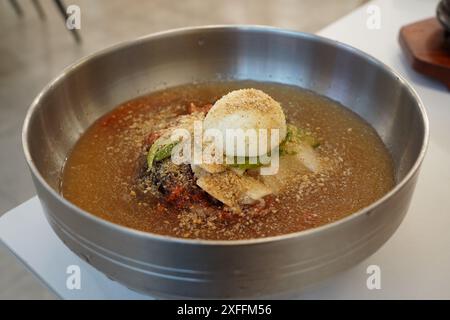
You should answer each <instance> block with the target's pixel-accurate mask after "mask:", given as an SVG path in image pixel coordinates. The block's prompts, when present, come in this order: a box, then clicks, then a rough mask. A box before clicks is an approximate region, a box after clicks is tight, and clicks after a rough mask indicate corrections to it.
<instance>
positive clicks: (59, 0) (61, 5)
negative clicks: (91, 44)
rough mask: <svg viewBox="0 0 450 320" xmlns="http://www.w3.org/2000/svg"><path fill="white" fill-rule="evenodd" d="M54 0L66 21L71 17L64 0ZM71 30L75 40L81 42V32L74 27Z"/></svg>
mask: <svg viewBox="0 0 450 320" xmlns="http://www.w3.org/2000/svg"><path fill="white" fill-rule="evenodd" d="M53 1H54V3H55V4H56V7H57V8H58V10H59V13H60V14H61V16H62V17H63V19H64V23H65V22H66V21H67V18H68V17H69V15H68V14H67V11H66V6H65V5H64V3H63V2H62V0H53ZM64 26H65V25H64ZM69 31H70V33H71V34H72V35H73V38H74V39H75V41H76V42H77V43H80V42H81V37H80V34H79V33H78V30H77V29H72V30H69Z"/></svg>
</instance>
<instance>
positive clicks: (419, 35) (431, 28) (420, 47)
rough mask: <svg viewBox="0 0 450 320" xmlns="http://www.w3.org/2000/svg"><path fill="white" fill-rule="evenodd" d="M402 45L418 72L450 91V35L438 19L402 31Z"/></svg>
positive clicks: (423, 21)
mask: <svg viewBox="0 0 450 320" xmlns="http://www.w3.org/2000/svg"><path fill="white" fill-rule="evenodd" d="M399 41H400V45H401V46H402V48H403V51H404V52H405V54H406V56H407V57H408V59H409V61H410V63H411V65H412V67H413V69H414V70H416V71H417V72H420V73H423V74H425V75H427V76H430V77H433V78H435V79H438V80H439V81H441V82H443V83H444V84H445V85H446V86H447V88H448V89H449V90H450V35H448V34H447V38H446V35H445V31H444V28H443V27H442V26H441V25H440V24H439V22H438V21H437V19H436V18H429V19H425V20H421V21H418V22H415V23H413V24H409V25H406V26H404V27H402V28H401V29H400V34H399Z"/></svg>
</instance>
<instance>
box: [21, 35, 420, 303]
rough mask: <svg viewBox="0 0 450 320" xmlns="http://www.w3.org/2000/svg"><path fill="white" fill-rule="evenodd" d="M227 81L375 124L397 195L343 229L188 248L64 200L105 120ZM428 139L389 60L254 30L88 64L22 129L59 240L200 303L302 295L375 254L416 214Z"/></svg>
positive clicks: (134, 283)
mask: <svg viewBox="0 0 450 320" xmlns="http://www.w3.org/2000/svg"><path fill="white" fill-rule="evenodd" d="M227 79H230V80H231V79H251V80H257V81H268V82H279V83H285V84H289V85H296V86H300V87H303V88H307V89H311V90H313V91H315V92H317V93H320V94H322V95H326V96H328V97H330V98H332V99H334V100H337V101H339V102H341V103H342V104H344V105H345V106H348V107H349V108H351V109H352V110H353V111H355V112H356V113H358V114H359V115H360V116H362V117H363V118H364V119H366V120H367V121H368V122H369V123H371V124H372V126H373V127H374V128H375V129H376V130H377V132H378V133H379V135H380V136H381V138H382V139H383V141H384V143H385V144H386V145H387V146H388V148H389V150H390V151H391V153H392V156H393V158H394V160H395V167H396V176H397V181H398V182H397V185H396V187H395V188H394V189H393V190H392V191H390V192H389V193H388V194H386V195H385V196H384V197H383V198H382V199H380V200H379V201H377V202H375V203H373V204H372V205H370V206H368V207H366V208H364V209H363V210H360V211H359V212H357V213H355V214H353V215H351V216H349V217H347V218H345V219H342V220H339V221H337V222H334V223H331V224H328V225H325V226H322V227H319V228H315V229H312V230H307V231H303V232H298V233H293V234H286V235H282V236H276V237H270V238H263V239H254V240H242V241H205V240H183V239H177V238H172V237H166V236H160V235H155V234H150V233H145V232H140V231H136V230H132V229H128V228H125V227H122V226H120V225H116V224H113V223H110V222H108V221H105V220H102V219H100V218H98V217H96V216H93V215H92V214H90V213H88V212H85V211H83V210H81V209H80V208H78V207H76V206H75V205H73V204H72V203H70V202H69V201H67V200H65V199H64V198H62V197H61V195H60V194H59V193H58V183H59V177H60V171H61V167H62V165H63V163H64V160H65V158H66V156H67V154H68V152H69V151H70V149H71V148H72V147H73V145H74V144H75V142H76V141H77V139H78V138H79V137H80V135H81V134H82V133H83V131H84V130H85V129H86V128H87V127H88V126H89V125H91V124H92V123H93V122H94V120H96V119H97V118H98V117H99V116H101V115H102V114H104V113H105V112H107V111H109V110H111V109H112V108H114V107H115V106H116V105H118V104H119V103H121V102H123V101H125V100H128V99H131V98H133V97H136V96H138V95H142V94H144V93H147V92H151V91H153V90H156V89H161V88H164V87H169V86H174V85H179V84H185V83H191V82H193V81H210V80H227ZM427 140H428V121H427V117H426V114H425V110H424V107H423V105H422V103H421V101H420V99H419V97H418V96H417V94H416V93H415V91H414V90H413V89H412V88H411V86H410V85H408V84H407V82H406V81H405V80H403V79H402V78H401V77H400V76H399V75H397V74H396V73H395V72H394V71H393V70H391V69H389V68H388V67H387V66H385V65H384V64H382V63H381V62H379V61H377V60H376V59H374V58H372V57H370V56H369V55H367V54H365V53H363V52H361V51H359V50H356V49H354V48H351V47H349V46H347V45H344V44H341V43H338V42H335V41H331V40H328V39H324V38H320V37H317V36H315V35H311V34H305V33H299V32H292V31H285V30H279V29H274V28H268V27H254V26H229V27H227V26H217V27H200V28H189V29H180V30H174V31H169V32H163V33H158V34H154V35H150V36H147V37H144V38H140V39H137V40H134V41H130V42H126V43H123V44H120V45H117V46H114V47H112V48H109V49H107V50H105V51H102V52H99V53H96V54H94V55H92V56H89V57H87V58H85V59H83V60H81V61H79V62H77V63H75V64H74V65H72V66H70V67H69V68H67V69H66V70H64V71H63V73H62V74H61V75H60V76H59V77H58V78H56V79H55V80H54V81H52V82H51V83H50V84H49V85H48V86H47V87H46V88H45V89H44V90H43V91H42V92H41V93H40V94H39V96H38V97H37V98H36V100H35V101H34V102H33V104H32V105H31V107H30V110H29V112H28V114H27V117H26V119H25V124H24V128H23V146H24V151H25V156H26V159H27V161H28V165H29V167H30V169H31V173H32V176H33V180H34V184H35V186H36V190H37V193H38V195H39V198H40V200H41V203H42V205H43V207H44V210H45V213H46V215H47V219H48V221H49V222H50V224H51V226H52V227H53V229H54V231H55V232H56V233H57V235H58V236H59V237H60V238H61V240H62V241H64V243H65V244H66V245H67V246H68V247H69V248H70V249H71V250H72V251H74V252H75V253H76V254H77V255H79V256H80V257H82V258H83V259H85V260H86V261H88V262H89V263H90V264H91V265H93V266H94V267H95V268H97V269H98V270H100V271H101V272H103V273H104V274H106V275H107V276H108V277H110V278H112V279H115V280H117V281H119V282H121V283H123V284H125V285H126V286H128V287H130V288H133V289H135V290H138V291H141V292H146V293H150V294H156V295H161V296H170V297H193V298H227V297H261V296H269V295H276V294H286V293H289V292H297V291H300V290H301V289H302V288H304V287H305V286H307V285H309V284H311V283H314V282H316V281H318V280H320V279H323V278H325V277H327V276H330V275H332V274H334V273H336V272H338V271H341V270H343V269H345V268H348V267H350V266H353V265H355V264H357V263H358V262H359V261H361V260H363V259H365V258H367V257H368V256H370V255H371V254H373V253H374V252H375V251H376V250H377V249H378V248H379V247H380V246H381V245H382V244H383V243H384V242H386V240H388V239H389V237H390V236H391V235H392V234H393V233H394V231H395V230H396V229H397V227H398V226H399V224H400V223H401V221H402V219H403V217H404V215H405V213H406V211H407V209H408V205H409V203H410V199H411V196H412V194H413V190H414V186H415V182H416V179H417V175H418V172H419V167H420V164H421V162H422V159H423V157H424V154H425V150H426V145H427ZM392 258H393V259H395V258H396V257H392Z"/></svg>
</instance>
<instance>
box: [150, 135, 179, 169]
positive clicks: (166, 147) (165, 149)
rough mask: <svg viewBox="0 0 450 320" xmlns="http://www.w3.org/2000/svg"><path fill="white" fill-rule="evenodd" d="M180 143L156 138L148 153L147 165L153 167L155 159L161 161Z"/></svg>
mask: <svg viewBox="0 0 450 320" xmlns="http://www.w3.org/2000/svg"><path fill="white" fill-rule="evenodd" d="M177 144H178V141H174V142H169V141H161V140H156V141H155V143H153V144H152V146H151V147H150V150H148V153H147V166H148V170H150V169H151V168H152V167H153V163H154V162H155V161H161V160H164V159H167V158H169V157H170V156H171V154H172V150H173V148H174V147H175V146H176V145H177Z"/></svg>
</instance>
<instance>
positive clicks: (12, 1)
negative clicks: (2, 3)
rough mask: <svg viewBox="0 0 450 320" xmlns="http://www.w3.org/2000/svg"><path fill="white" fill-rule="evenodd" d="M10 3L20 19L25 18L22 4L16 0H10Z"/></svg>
mask: <svg viewBox="0 0 450 320" xmlns="http://www.w3.org/2000/svg"><path fill="white" fill-rule="evenodd" d="M9 3H10V4H11V6H12V7H13V9H14V11H15V12H16V14H17V16H18V17H23V10H22V7H21V6H20V4H19V3H18V2H17V1H16V0H9Z"/></svg>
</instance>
